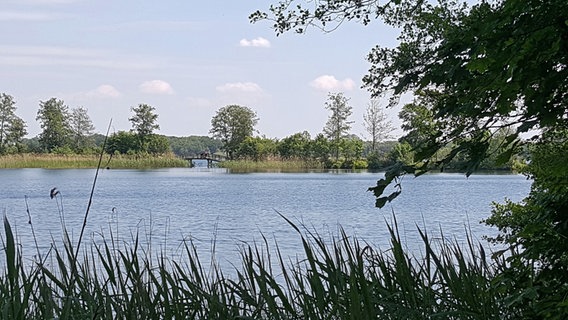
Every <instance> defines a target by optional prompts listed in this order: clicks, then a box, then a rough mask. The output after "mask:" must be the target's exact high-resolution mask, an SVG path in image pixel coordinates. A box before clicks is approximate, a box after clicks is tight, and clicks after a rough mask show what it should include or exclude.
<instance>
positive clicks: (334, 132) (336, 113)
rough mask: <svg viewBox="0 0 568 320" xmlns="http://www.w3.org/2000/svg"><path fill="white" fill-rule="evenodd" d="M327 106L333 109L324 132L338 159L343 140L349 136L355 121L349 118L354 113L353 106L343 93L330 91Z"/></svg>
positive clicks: (330, 109)
mask: <svg viewBox="0 0 568 320" xmlns="http://www.w3.org/2000/svg"><path fill="white" fill-rule="evenodd" d="M325 108H326V109H328V110H329V111H331V115H330V116H329V118H328V119H327V122H326V124H325V127H324V128H323V132H324V134H325V135H326V136H327V138H328V139H329V142H330V144H331V150H332V152H333V154H334V156H335V160H338V159H339V151H340V149H341V140H342V139H343V138H344V137H345V136H347V134H348V133H349V130H350V129H351V124H352V123H353V121H349V120H348V119H349V116H351V113H352V111H351V109H352V107H351V106H350V105H349V99H347V98H346V97H345V96H344V95H343V93H330V94H329V96H328V101H327V102H326V103H325Z"/></svg>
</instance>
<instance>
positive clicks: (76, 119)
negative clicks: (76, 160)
mask: <svg viewBox="0 0 568 320" xmlns="http://www.w3.org/2000/svg"><path fill="white" fill-rule="evenodd" d="M69 125H70V127H71V132H72V135H73V147H74V149H75V151H78V152H81V151H84V150H85V149H86V148H88V147H91V146H93V145H94V141H92V140H89V139H90V138H91V136H92V135H93V133H94V131H95V126H93V122H92V121H91V118H90V117H89V114H88V113H87V109H85V108H83V107H78V108H74V109H72V110H71V117H70V118H69Z"/></svg>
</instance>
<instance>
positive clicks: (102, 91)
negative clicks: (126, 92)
mask: <svg viewBox="0 0 568 320" xmlns="http://www.w3.org/2000/svg"><path fill="white" fill-rule="evenodd" d="M89 95H92V96H95V97H100V98H118V97H120V96H121V95H122V94H121V93H120V92H119V91H118V90H116V88H115V87H113V86H111V85H109V84H103V85H100V86H98V87H97V88H96V89H95V90H93V91H90V92H89Z"/></svg>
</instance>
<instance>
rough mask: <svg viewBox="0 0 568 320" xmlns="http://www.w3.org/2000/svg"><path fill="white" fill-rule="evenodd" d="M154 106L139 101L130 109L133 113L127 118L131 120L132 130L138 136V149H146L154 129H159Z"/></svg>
mask: <svg viewBox="0 0 568 320" xmlns="http://www.w3.org/2000/svg"><path fill="white" fill-rule="evenodd" d="M155 110H156V108H154V107H152V106H150V105H147V104H144V103H141V104H139V105H138V106H137V107H132V108H131V111H132V112H134V115H133V116H132V117H131V118H129V119H128V120H129V121H130V122H132V131H133V132H135V133H136V135H137V137H138V150H139V151H148V150H147V149H148V143H149V141H150V137H151V136H152V134H153V133H154V130H158V129H160V125H158V122H157V121H158V114H157V113H155Z"/></svg>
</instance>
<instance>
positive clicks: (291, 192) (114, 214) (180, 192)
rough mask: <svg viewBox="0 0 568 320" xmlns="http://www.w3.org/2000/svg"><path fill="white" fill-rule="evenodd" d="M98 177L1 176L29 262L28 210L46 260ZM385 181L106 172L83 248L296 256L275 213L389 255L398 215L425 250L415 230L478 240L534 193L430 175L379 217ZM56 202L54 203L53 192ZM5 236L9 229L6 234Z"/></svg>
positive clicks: (372, 177)
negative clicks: (132, 244)
mask: <svg viewBox="0 0 568 320" xmlns="http://www.w3.org/2000/svg"><path fill="white" fill-rule="evenodd" d="M94 176H95V170H90V169H74V170H67V169H65V170H45V169H4V170H0V181H1V182H2V190H1V191H0V209H1V210H2V211H3V212H4V213H5V214H6V215H7V216H8V219H9V221H10V223H11V224H12V226H13V228H14V230H15V231H16V233H17V235H16V236H17V237H18V239H19V240H18V241H19V242H20V243H22V246H23V248H24V255H26V253H27V254H30V255H31V254H33V253H34V252H35V247H34V246H33V237H32V234H31V228H30V225H29V224H28V214H27V212H26V201H25V198H26V197H27V203H28V207H29V211H30V215H31V218H32V224H33V227H34V229H35V233H36V236H37V239H38V241H39V244H40V245H39V246H40V248H41V250H42V252H46V251H47V250H48V249H49V245H50V243H51V239H52V238H53V239H56V240H60V239H61V235H62V232H61V221H62V220H64V221H65V224H66V225H67V228H68V230H69V232H70V235H71V237H72V238H73V239H74V240H75V241H76V240H77V239H78V236H79V232H80V228H81V225H82V222H83V217H84V214H85V210H86V207H87V203H88V199H89V194H90V192H91V188H92V183H93V179H94ZM381 177H382V173H369V172H357V173H355V172H347V171H330V172H304V173H244V174H236V173H230V172H228V171H227V170H225V169H219V168H217V169H216V168H213V169H207V168H176V169H156V170H114V169H111V170H102V171H100V173H99V176H98V180H97V184H96V188H95V193H94V198H93V203H92V207H91V211H90V214H89V217H88V225H87V232H86V239H88V240H89V241H100V239H101V236H100V234H101V233H106V234H107V237H108V232H109V230H110V231H111V232H112V233H113V235H114V236H115V237H118V238H119V240H126V241H128V240H129V239H131V237H132V235H133V234H136V233H137V232H138V233H139V234H140V238H141V239H142V242H143V243H144V244H145V245H148V244H151V246H152V248H153V250H154V251H157V250H162V251H164V252H166V253H168V254H169V255H175V254H176V253H177V252H179V250H180V244H181V243H182V242H183V240H184V239H185V240H187V239H191V240H192V241H193V242H194V243H195V245H196V246H197V247H198V249H199V250H200V253H201V252H204V254H205V255H207V254H208V253H209V251H210V249H211V243H212V240H213V239H215V250H216V254H217V257H218V258H219V260H221V261H222V260H226V261H233V262H234V261H235V259H236V258H238V248H239V246H240V245H242V244H243V243H253V242H257V243H261V242H262V235H264V236H265V237H266V238H267V239H268V240H269V241H271V242H273V240H276V241H277V242H278V245H279V248H280V249H281V250H282V252H284V254H286V255H295V254H296V253H298V250H299V249H300V247H299V244H300V242H299V238H298V236H297V234H296V231H295V230H294V229H293V228H292V227H291V226H289V225H288V224H287V223H286V221H285V220H284V219H283V218H282V217H281V216H280V215H279V214H278V213H280V214H282V215H284V216H286V217H287V218H288V219H290V220H291V221H293V222H295V223H296V224H297V225H304V226H305V227H306V228H308V229H309V230H312V231H314V230H315V231H317V232H318V233H319V234H320V235H322V236H325V237H328V236H331V235H338V230H339V227H340V226H341V227H342V228H343V229H344V230H345V231H346V233H347V234H348V235H353V236H356V237H358V238H359V239H360V240H365V241H367V242H369V243H371V244H374V245H376V246H379V247H381V248H385V249H386V247H387V246H388V243H389V236H388V230H387V227H386V223H385V221H386V222H391V223H392V217H393V214H394V215H395V216H396V219H397V221H398V226H399V230H400V234H401V238H402V239H403V241H405V242H406V243H407V245H408V246H409V247H410V248H413V247H414V246H417V245H418V243H419V241H418V239H419V237H418V234H417V232H416V226H417V225H418V226H421V227H425V228H426V229H427V230H428V231H429V232H430V233H438V232H437V231H438V230H439V229H440V228H441V229H442V230H443V234H444V236H446V237H449V238H454V237H455V238H456V239H458V240H459V241H463V240H464V238H465V230H466V228H468V229H471V231H472V232H473V234H474V235H475V236H476V237H477V238H478V239H480V240H481V237H482V236H483V235H486V234H494V233H495V230H493V229H491V228H488V227H487V226H485V225H483V224H480V223H479V221H480V220H482V219H484V218H487V217H488V216H489V215H490V210H491V202H492V201H498V202H503V200H504V199H505V198H509V199H511V200H513V201H519V200H521V199H522V198H524V197H525V196H526V195H527V194H528V192H529V190H530V181H528V180H526V178H525V177H524V176H522V175H511V174H478V175H472V176H470V177H469V178H466V177H465V176H464V175H462V174H448V173H438V174H427V175H424V176H421V177H419V178H414V177H412V176H407V177H405V178H404V179H403V192H402V195H401V196H399V197H398V198H397V199H396V200H395V201H394V202H393V203H390V204H388V205H387V206H386V207H385V208H383V209H377V208H375V207H374V200H375V199H374V197H373V195H372V193H371V192H367V188H369V187H371V186H374V185H375V184H376V181H377V180H378V179H379V178H381ZM52 188H57V190H58V191H59V195H58V196H57V197H56V198H54V199H51V198H50V190H51V189H52ZM0 233H1V234H2V237H4V230H3V228H2V231H1V232H0Z"/></svg>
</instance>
